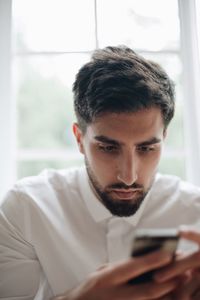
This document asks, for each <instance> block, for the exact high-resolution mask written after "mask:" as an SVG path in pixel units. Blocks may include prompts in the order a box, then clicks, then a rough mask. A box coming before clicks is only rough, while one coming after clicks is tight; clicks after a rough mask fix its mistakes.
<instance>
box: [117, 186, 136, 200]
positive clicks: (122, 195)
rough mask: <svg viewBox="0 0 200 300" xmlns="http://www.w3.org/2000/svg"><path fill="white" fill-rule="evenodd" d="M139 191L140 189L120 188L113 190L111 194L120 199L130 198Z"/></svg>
mask: <svg viewBox="0 0 200 300" xmlns="http://www.w3.org/2000/svg"><path fill="white" fill-rule="evenodd" d="M139 192H141V190H139V189H138V190H134V191H121V190H113V191H112V192H111V194H112V195H113V197H114V198H117V199H120V200H131V199H133V198H135V197H136V195H137V194H138V193H139Z"/></svg>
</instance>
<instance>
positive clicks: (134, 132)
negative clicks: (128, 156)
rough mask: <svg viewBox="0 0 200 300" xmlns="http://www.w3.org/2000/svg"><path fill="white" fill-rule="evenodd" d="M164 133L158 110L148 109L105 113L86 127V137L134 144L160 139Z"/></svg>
mask: <svg viewBox="0 0 200 300" xmlns="http://www.w3.org/2000/svg"><path fill="white" fill-rule="evenodd" d="M163 131H164V124H163V118H162V114H161V111H160V109H159V108H149V109H144V110H140V111H137V112H133V113H132V112H131V113H105V114H103V115H102V116H100V117H98V118H97V119H96V120H95V121H94V122H93V123H91V124H90V125H89V126H88V127H87V133H86V135H87V136H88V137H91V138H92V137H94V136H98V135H104V136H107V137H110V138H114V139H116V140H121V141H123V140H126V139H131V140H133V139H134V140H135V141H136V142H140V141H143V140H145V139H149V138H152V137H161V136H162V135H163Z"/></svg>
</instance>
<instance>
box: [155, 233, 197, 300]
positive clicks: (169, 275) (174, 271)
mask: <svg viewBox="0 0 200 300" xmlns="http://www.w3.org/2000/svg"><path fill="white" fill-rule="evenodd" d="M180 235H181V237H183V238H185V239H188V240H191V241H194V242H196V243H197V244H198V245H199V246H200V232H197V231H194V230H189V229H188V230H182V231H180ZM177 277H179V284H178V286H177V289H176V290H175V291H174V292H173V294H171V297H172V298H171V299H174V300H176V299H178V300H199V299H200V250H198V251H197V252H195V253H194V254H191V255H187V256H182V257H181V256H180V257H179V258H178V259H177V260H176V261H175V262H174V263H173V264H172V265H171V266H169V267H165V268H164V269H163V270H162V271H157V272H156V273H155V275H154V278H155V279H156V280H157V282H160V283H161V282H165V280H167V281H168V280H172V279H173V278H177Z"/></svg>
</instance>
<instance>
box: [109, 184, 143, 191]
mask: <svg viewBox="0 0 200 300" xmlns="http://www.w3.org/2000/svg"><path fill="white" fill-rule="evenodd" d="M108 189H123V190H130V189H142V190H143V189H144V187H143V186H142V185H141V184H138V183H133V184H132V185H126V184H123V183H114V184H112V185H109V186H108Z"/></svg>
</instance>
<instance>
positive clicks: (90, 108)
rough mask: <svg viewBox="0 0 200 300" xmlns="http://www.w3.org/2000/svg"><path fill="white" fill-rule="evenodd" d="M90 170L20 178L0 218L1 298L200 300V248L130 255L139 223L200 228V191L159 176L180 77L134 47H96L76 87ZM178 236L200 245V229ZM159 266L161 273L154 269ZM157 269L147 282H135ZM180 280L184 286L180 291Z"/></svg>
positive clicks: (79, 136)
mask: <svg viewBox="0 0 200 300" xmlns="http://www.w3.org/2000/svg"><path fill="white" fill-rule="evenodd" d="M73 91H74V106H75V112H76V116H77V123H75V124H74V125H73V132H74V135H75V137H76V140H77V143H78V147H79V150H80V152H81V153H82V154H83V155H84V159H85V166H86V168H81V169H74V170H64V171H46V172H44V173H42V174H41V175H39V176H37V177H31V178H27V179H23V180H21V181H19V182H18V183H17V184H16V185H15V186H14V188H13V189H12V190H11V191H10V192H9V193H8V194H7V195H6V197H5V199H4V202H3V204H2V210H1V219H0V226H1V227H0V247H1V248H0V249H1V257H0V270H1V272H0V274H1V275H0V276H1V277H0V295H1V297H2V298H3V299H43V300H46V299H50V298H52V297H53V299H55V300H61V299H62V300H90V299H92V300H93V299H94V300H103V299H105V300H106V299H108V300H112V299H115V300H117V299H123V300H128V299H134V300H142V299H143V300H144V299H160V300H170V299H179V300H184V299H193V300H197V299H200V275H199V269H198V268H199V267H200V259H199V258H200V252H199V251H198V250H197V251H196V252H195V253H193V254H187V255H186V254H185V253H183V254H181V255H177V257H176V259H175V261H173V263H172V257H171V255H170V254H168V253H165V252H161V251H160V252H159V251H157V252H155V253H151V254H148V255H145V256H141V257H137V258H134V259H131V258H129V256H130V252H131V244H132V238H133V235H134V233H135V230H136V229H138V228H177V227H179V226H180V225H197V223H198V221H199V216H200V189H199V188H197V187H194V186H192V185H190V184H187V183H184V182H182V181H180V180H179V179H178V178H176V177H172V176H162V175H159V174H157V167H158V163H159V160H160V156H161V152H162V146H163V142H164V139H165V137H166V134H167V127H168V124H169V123H170V121H171V119H172V117H173V115H174V88H173V83H172V82H171V80H170V79H169V77H168V76H167V74H166V73H165V71H164V70H163V69H162V68H161V67H160V66H159V65H157V64H155V63H153V62H150V61H147V60H146V59H144V58H142V57H141V56H139V55H137V54H136V53H135V52H133V51H132V50H131V49H129V48H127V47H107V48H105V49H102V50H98V51H96V52H95V53H94V54H93V56H92V59H91V61H90V62H89V63H87V64H86V65H84V66H83V67H82V68H81V69H80V71H79V72H78V74H77V77H76V80H75V83H74V88H73ZM180 234H181V235H182V236H183V237H185V238H186V239H188V240H192V241H194V242H196V243H197V244H200V234H199V233H198V232H196V231H193V230H182V231H180ZM156 269H159V270H156ZM150 270H156V271H154V278H153V279H152V280H151V281H150V282H147V283H143V284H133V285H130V284H128V283H127V282H128V281H129V280H130V279H133V278H135V277H137V276H139V275H140V274H143V273H145V272H147V271H150ZM180 286H181V288H180Z"/></svg>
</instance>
